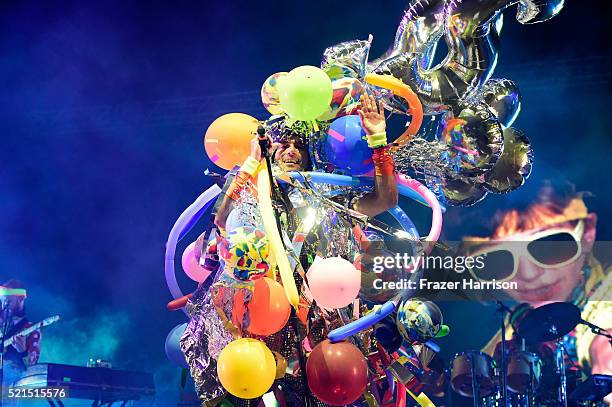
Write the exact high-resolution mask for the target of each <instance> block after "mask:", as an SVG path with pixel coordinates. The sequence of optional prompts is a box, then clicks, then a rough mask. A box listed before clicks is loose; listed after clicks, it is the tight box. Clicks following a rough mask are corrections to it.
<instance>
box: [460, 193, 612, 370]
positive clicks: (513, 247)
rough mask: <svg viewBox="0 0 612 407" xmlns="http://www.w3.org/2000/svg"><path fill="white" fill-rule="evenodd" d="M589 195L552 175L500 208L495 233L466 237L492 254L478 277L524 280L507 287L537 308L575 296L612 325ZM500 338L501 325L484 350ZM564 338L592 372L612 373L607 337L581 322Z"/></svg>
mask: <svg viewBox="0 0 612 407" xmlns="http://www.w3.org/2000/svg"><path fill="white" fill-rule="evenodd" d="M583 197H584V194H583V193H577V192H576V191H575V189H574V188H573V186H568V184H562V185H555V184H552V183H550V182H545V183H544V184H543V185H542V186H541V187H540V188H539V190H538V195H537V198H536V199H535V200H533V201H531V202H528V203H527V205H526V206H524V207H523V208H520V209H519V208H510V209H508V210H504V211H499V212H498V213H497V214H496V216H495V217H494V219H493V233H492V234H491V235H490V236H489V237H480V238H464V241H463V242H462V247H463V251H464V252H466V253H469V254H470V255H472V256H478V255H481V256H484V257H483V258H484V263H485V266H484V267H482V268H479V269H476V268H472V269H470V270H469V272H470V275H471V277H472V278H474V279H475V280H478V281H493V280H495V281H513V282H516V283H517V285H518V289H516V290H506V291H505V293H506V294H507V295H508V296H509V297H511V298H512V299H513V300H515V301H516V302H517V303H523V304H525V305H528V306H530V307H532V308H537V307H539V306H542V305H544V304H547V303H549V302H555V301H567V302H572V303H573V304H575V305H577V306H578V307H579V308H580V309H581V312H582V318H583V319H585V320H587V321H589V322H592V323H594V324H596V325H598V326H600V327H602V328H604V329H608V331H610V332H612V301H610V300H612V277H611V276H612V274H611V273H610V268H604V267H603V266H602V265H601V263H600V262H599V261H598V260H597V259H596V258H595V257H594V256H593V253H592V250H593V245H594V243H595V236H596V224H597V215H596V214H595V213H593V212H589V211H588V209H587V206H586V204H585V202H584V199H583ZM513 331H514V329H513V327H512V326H509V327H508V330H507V338H508V339H509V340H510V339H512V338H513V336H514V332H513ZM500 338H501V336H500V334H499V332H498V334H497V335H496V336H495V337H493V338H492V339H491V340H490V341H489V343H488V344H487V345H486V346H485V347H484V349H483V350H484V351H485V352H487V353H489V354H493V352H494V349H495V347H496V345H497V344H498V343H499V341H500ZM564 341H565V344H566V348H567V349H568V351H569V354H570V359H573V360H575V361H577V362H579V365H580V367H581V368H582V369H583V371H584V372H585V373H587V374H589V373H590V374H596V373H603V374H611V373H612V349H611V348H610V345H609V344H608V342H607V340H606V339H605V338H603V337H599V336H597V337H596V336H595V335H594V334H593V333H591V331H590V330H589V329H588V327H586V326H584V325H578V326H577V327H576V328H575V329H574V331H572V332H571V333H570V334H568V335H567V336H566V337H565V338H564Z"/></svg>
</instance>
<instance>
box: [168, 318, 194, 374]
mask: <svg viewBox="0 0 612 407" xmlns="http://www.w3.org/2000/svg"><path fill="white" fill-rule="evenodd" d="M186 328H187V322H185V323H184V324H180V325H177V326H175V327H174V328H172V330H171V331H170V333H168V336H167V337H166V344H165V348H166V356H167V357H168V360H170V361H171V362H172V363H174V364H175V365H178V366H180V367H182V368H188V367H189V365H188V364H187V361H186V360H185V355H184V354H183V352H181V348H180V347H179V341H180V340H181V336H183V333H184V332H185V329H186Z"/></svg>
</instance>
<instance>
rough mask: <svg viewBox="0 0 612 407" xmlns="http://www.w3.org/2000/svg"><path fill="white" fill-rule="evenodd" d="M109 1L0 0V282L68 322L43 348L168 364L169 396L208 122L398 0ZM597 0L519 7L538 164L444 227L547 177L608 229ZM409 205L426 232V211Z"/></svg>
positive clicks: (364, 26)
mask: <svg viewBox="0 0 612 407" xmlns="http://www.w3.org/2000/svg"><path fill="white" fill-rule="evenodd" d="M102 3H103V4H94V3H93V2H91V4H86V3H85V2H74V3H64V2H16V1H7V2H3V3H2V5H0V78H1V80H0V131H1V142H0V194H1V198H0V258H1V259H2V266H1V267H0V278H1V279H2V280H5V279H8V278H9V277H16V278H19V279H21V280H23V281H24V282H25V283H26V284H27V287H28V293H29V299H28V312H29V316H30V319H33V320H38V319H42V318H44V317H46V316H47V315H50V314H54V313H59V314H62V316H63V321H62V322H60V323H58V324H56V325H55V326H52V327H50V328H48V329H46V330H45V331H44V333H43V354H42V358H41V361H48V362H60V363H75V364H84V363H85V362H86V361H87V359H88V358H89V357H94V356H95V357H103V358H106V359H109V360H111V361H112V362H113V364H114V366H116V367H123V368H129V369H137V370H147V371H151V372H155V376H156V382H157V386H158V397H157V400H156V401H155V402H156V404H157V405H161V406H165V405H172V404H174V403H175V401H176V398H177V392H178V387H179V381H180V371H179V369H178V368H176V367H174V366H172V365H171V364H170V363H169V362H167V360H166V357H165V355H164V339H165V337H166V334H167V333H168V332H169V331H170V329H171V328H172V327H174V326H175V325H176V324H178V323H182V322H184V321H185V319H184V316H183V315H182V314H180V313H169V312H167V311H166V310H165V304H166V302H167V301H168V300H169V299H170V295H169V293H168V291H167V289H166V285H165V282H164V279H163V251H164V243H165V240H166V238H167V235H168V232H169V231H170V228H171V226H172V224H173V223H174V221H175V219H176V218H177V217H178V215H179V214H180V213H181V212H182V210H183V209H184V208H185V207H186V206H187V205H188V204H190V203H191V202H192V201H193V199H194V198H195V197H196V196H197V195H198V194H199V193H200V192H201V191H203V190H204V189H205V188H207V187H208V186H209V184H210V181H209V180H207V179H206V177H204V175H203V171H204V169H205V168H207V167H210V168H213V166H211V164H210V162H209V161H208V160H207V158H206V156H205V154H204V151H203V147H202V135H203V133H204V131H205V129H206V128H207V126H208V125H209V124H210V122H211V121H212V120H214V118H216V117H218V116H219V115H221V114H223V113H227V112H244V113H248V114H251V115H253V116H256V117H258V118H265V117H267V116H266V113H267V112H266V111H265V110H264V108H263V106H262V105H261V103H260V99H259V89H260V86H261V84H262V82H263V81H264V79H265V78H266V77H267V76H268V75H270V74H272V73H274V72H278V71H287V70H290V69H291V68H293V67H296V66H299V65H303V64H312V65H318V63H319V60H320V57H321V54H322V52H323V50H324V48H325V47H326V46H329V45H332V44H335V43H338V42H341V41H345V40H350V39H356V38H361V39H365V38H367V35H368V34H369V33H372V34H373V35H374V44H373V49H372V52H371V56H372V57H373V58H374V57H377V56H378V55H380V54H381V53H382V52H383V51H384V50H385V49H386V48H387V46H388V45H389V44H390V42H391V40H392V38H393V35H394V33H395V29H396V27H397V23H398V21H399V19H400V17H401V13H402V10H403V6H404V1H399V0H393V1H390V0H386V1H374V0H364V1H356V2H349V3H347V2H328V1H325V2H324V1H309V2H301V1H300V2H297V1H295V2H290V1H282V2H281V1H278V2H273V1H259V2H246V1H241V2H236V1H235V2H231V1H229V2H221V1H219V2H166V3H157V2H120V1H106V2H102ZM585 4H589V6H588V7H587V6H585ZM597 5H598V3H597V2H594V3H584V2H580V1H577V0H568V1H567V4H566V6H565V9H564V10H563V11H562V12H561V14H560V15H559V16H558V17H557V18H555V19H553V20H551V21H549V22H547V23H542V24H537V25H533V26H522V25H520V24H518V23H517V22H516V20H515V19H514V13H515V9H513V8H511V9H510V10H508V11H506V13H505V26H504V29H503V32H502V41H501V49H500V57H499V61H498V67H497V70H496V72H495V74H494V76H495V77H507V78H510V79H512V80H515V81H516V82H517V83H518V85H519V87H520V89H521V91H522V94H523V110H522V112H521V114H520V116H519V118H518V120H517V122H516V123H515V125H514V127H517V128H519V129H521V130H523V131H524V132H525V133H526V134H527V135H528V136H529V137H530V138H531V140H532V143H533V146H534V150H535V164H534V170H533V173H532V175H531V178H530V179H529V180H528V181H527V184H526V185H525V186H524V187H522V188H521V189H519V190H518V191H516V192H514V193H512V194H510V195H507V196H490V197H488V198H487V199H486V200H485V201H484V202H482V203H480V204H478V205H477V206H476V207H474V208H470V209H451V210H449V212H448V214H447V217H446V218H445V220H446V221H447V224H446V228H445V237H446V238H447V239H457V238H458V237H460V236H461V234H462V233H468V234H469V233H478V231H481V230H482V227H483V225H482V222H481V221H480V220H479V219H486V218H488V217H489V216H490V214H491V213H492V211H493V210H494V209H495V208H497V207H499V206H502V205H503V206H507V205H508V204H509V203H515V202H519V201H521V200H524V199H526V198H525V197H526V196H527V195H529V194H530V193H531V192H533V189H534V188H535V187H534V186H535V185H536V184H537V183H538V182H539V181H541V180H543V179H545V178H552V179H568V180H570V181H572V182H574V183H575V184H576V185H577V187H578V188H579V189H583V190H589V191H591V192H593V193H594V195H595V196H594V197H593V198H591V199H590V200H589V202H590V206H591V209H592V210H594V211H596V212H598V214H599V220H600V222H599V236H600V238H602V239H605V240H609V238H610V235H611V234H612V230H611V229H610V227H611V226H610V222H609V219H608V218H609V216H610V215H611V213H612V212H611V211H610V209H609V206H608V205H609V201H610V199H611V198H612V196H611V191H610V177H611V174H610V165H609V159H610V152H611V143H612V142H611V140H612V138H611V137H610V134H609V133H610V131H609V129H610V127H611V125H612V114H610V97H609V91H610V86H609V81H610V65H611V63H612V53H611V47H610V45H611V44H610V41H611V40H610V38H611V36H610V35H609V33H608V26H609V21H608V19H607V18H606V14H605V13H604V11H603V10H598V9H597V8H596V6H597ZM589 7H590V8H589ZM393 125H394V126H396V127H397V126H401V120H399V119H398V118H395V122H394V124H393ZM404 207H405V208H406V210H407V213H408V214H409V215H410V216H411V217H413V218H414V220H415V221H416V223H417V224H418V225H419V226H420V227H421V229H424V228H426V227H427V223H428V222H429V214H428V211H426V210H424V209H423V208H420V207H418V206H417V205H416V204H414V203H412V202H404ZM460 216H461V219H460V218H459V217H460ZM460 220H461V221H462V223H461V229H460V228H459V225H460V222H459V221H460ZM195 233H196V232H192V236H188V238H189V237H194V238H195V236H196V234H195ZM188 238H187V239H186V240H185V241H184V242H185V244H186V243H187V242H188V241H192V240H193V239H191V240H189V239H188ZM182 247H184V246H181V247H180V248H179V253H180V252H181V250H182ZM179 274H180V273H179ZM179 279H180V282H181V284H182V287H183V289H184V290H186V291H187V290H190V289H192V288H193V287H194V284H193V283H191V282H189V281H188V280H187V279H186V278H185V277H184V276H182V275H179ZM475 307H477V306H476V305H469V306H468V305H465V306H463V307H449V306H447V305H445V306H443V308H444V309H445V317H446V320H447V321H448V323H449V325H451V328H452V329H453V331H452V333H451V335H450V336H449V337H447V338H445V339H444V340H442V341H440V343H441V345H442V346H443V348H444V353H445V354H446V355H449V354H452V353H454V352H457V351H461V350H465V349H467V348H469V347H480V345H482V343H483V342H484V341H486V339H487V338H488V336H489V335H490V334H491V333H492V332H493V331H494V330H495V326H496V325H495V324H496V323H495V314H494V309H493V308H492V307H490V308H485V309H484V310H480V311H478V312H479V320H478V322H475V321H474V313H473V312H474V310H475V309H476V308H475ZM451 308H452V310H451Z"/></svg>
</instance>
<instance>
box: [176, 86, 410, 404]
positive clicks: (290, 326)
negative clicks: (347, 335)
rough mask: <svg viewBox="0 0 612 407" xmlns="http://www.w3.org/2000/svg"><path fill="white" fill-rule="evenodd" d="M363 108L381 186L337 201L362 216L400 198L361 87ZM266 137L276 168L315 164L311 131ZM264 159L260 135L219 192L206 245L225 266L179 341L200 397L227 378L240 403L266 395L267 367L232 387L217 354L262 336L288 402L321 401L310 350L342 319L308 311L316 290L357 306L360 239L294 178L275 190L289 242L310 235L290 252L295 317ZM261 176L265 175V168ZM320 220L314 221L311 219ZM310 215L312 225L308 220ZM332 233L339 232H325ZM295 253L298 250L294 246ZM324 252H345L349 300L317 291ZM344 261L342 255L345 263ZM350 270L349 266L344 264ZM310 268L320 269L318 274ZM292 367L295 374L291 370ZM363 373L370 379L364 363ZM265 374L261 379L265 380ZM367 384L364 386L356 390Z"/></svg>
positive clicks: (328, 299) (323, 298)
mask: <svg viewBox="0 0 612 407" xmlns="http://www.w3.org/2000/svg"><path fill="white" fill-rule="evenodd" d="M358 113H359V116H360V118H361V122H362V123H363V129H364V130H365V133H366V136H367V141H368V145H369V146H370V147H371V148H372V151H373V154H372V161H373V164H374V168H375V182H374V189H373V190H372V191H371V192H369V193H365V194H361V195H358V196H355V197H346V196H344V197H341V199H340V200H337V201H340V202H342V203H344V204H348V205H350V206H351V209H354V210H356V211H358V212H359V213H362V214H365V215H367V216H375V215H377V214H379V213H382V212H384V211H386V210H388V209H390V208H392V207H394V206H395V205H396V204H397V200H398V197H397V195H398V192H397V184H396V181H395V168H394V164H393V160H392V158H391V157H390V155H389V153H388V149H389V146H388V145H387V140H386V134H385V130H386V126H385V117H384V115H383V107H382V104H379V103H377V102H376V100H375V99H374V98H373V97H371V96H369V95H368V94H364V95H363V96H362V97H361V100H360V104H359V109H358ZM267 137H268V141H269V153H270V154H271V156H272V157H273V162H274V169H275V170H277V172H282V171H305V170H308V169H309V168H310V167H311V163H310V156H309V151H308V148H307V140H306V138H305V135H304V134H300V133H299V132H298V131H296V130H292V129H290V128H287V129H286V130H285V131H284V133H283V134H281V135H280V137H276V140H272V136H270V135H267ZM273 141H274V142H273ZM262 162H264V160H263V155H262V151H261V148H260V143H259V140H258V139H257V138H253V140H252V141H251V151H250V155H249V157H248V158H247V159H246V160H245V162H244V164H243V165H242V166H241V167H240V169H239V170H238V172H237V174H236V176H235V177H234V179H233V181H231V183H229V186H228V187H227V189H226V191H225V195H224V196H222V197H221V198H220V204H219V205H218V207H217V211H216V215H215V219H214V221H215V224H216V226H217V227H218V231H219V232H218V235H217V236H216V237H215V238H214V239H213V240H211V243H210V245H209V247H210V246H213V245H214V246H216V247H217V248H218V255H219V257H220V259H221V260H223V261H222V263H223V270H220V271H219V273H220V275H219V276H218V281H217V282H216V283H215V284H214V285H213V287H212V288H211V291H210V292H204V291H205V290H203V289H202V290H198V291H197V292H196V293H195V294H194V297H193V298H192V299H191V302H190V304H189V307H190V311H191V312H190V313H191V315H192V318H191V322H190V323H189V325H188V327H187V329H186V331H185V334H184V336H183V338H182V341H181V342H182V349H183V351H184V352H185V355H186V359H187V361H188V362H189V364H190V367H191V372H192V375H193V376H194V379H195V382H196V385H197V387H198V392H199V395H200V397H201V399H202V400H203V401H206V402H211V403H213V402H214V400H215V399H218V398H219V397H223V396H224V394H225V391H224V389H223V387H221V384H223V386H224V387H225V389H226V390H228V391H229V393H230V394H229V395H228V397H229V398H230V399H232V400H233V402H234V403H237V402H239V399H251V398H253V397H258V396H261V394H263V393H262V391H267V390H268V389H269V388H270V386H271V384H272V382H268V381H267V378H269V377H267V376H266V375H267V374H268V373H269V372H263V371H262V372H261V375H262V377H252V378H250V379H249V380H250V381H252V382H253V386H252V388H248V389H239V388H232V382H236V381H237V378H235V377H232V376H231V374H229V373H227V374H226V373H225V372H224V371H222V370H221V369H219V367H218V366H217V364H218V363H219V360H222V359H223V357H222V356H223V355H220V351H221V349H222V348H223V347H224V346H225V345H227V344H228V343H229V342H230V341H231V339H232V338H240V337H241V338H243V339H244V338H261V339H263V341H264V342H265V343H266V344H267V345H268V347H269V349H271V350H272V351H273V352H274V355H275V357H276V364H277V365H278V366H279V367H278V369H281V367H282V371H278V372H277V371H274V372H273V377H272V378H274V377H285V379H284V380H281V381H279V387H277V393H279V395H278V397H279V398H282V399H284V400H286V402H288V403H290V404H291V405H300V404H303V403H304V397H307V398H309V399H310V400H311V402H312V403H314V402H315V400H316V399H315V398H314V397H313V396H311V395H310V396H309V395H308V393H309V391H305V390H304V386H305V382H304V381H303V377H302V375H305V366H304V365H303V363H304V361H305V359H304V356H303V355H304V354H305V353H306V352H307V351H310V350H311V349H312V348H313V347H315V346H316V345H317V343H318V342H320V341H321V340H322V339H323V338H324V336H325V334H326V332H328V331H329V330H330V329H332V328H334V327H335V326H337V325H338V320H337V318H338V317H337V316H336V315H335V314H334V313H333V312H331V311H328V312H326V311H324V310H323V311H318V310H317V311H314V309H312V310H311V308H312V307H311V303H312V301H313V299H312V296H313V295H314V296H315V297H316V299H317V300H318V303H319V305H321V304H320V302H323V303H325V304H326V305H328V306H331V308H342V307H346V306H347V305H349V303H352V300H353V299H354V298H355V297H356V296H357V293H358V291H359V289H360V283H359V281H360V279H359V275H358V274H359V272H358V271H357V270H355V269H354V266H353V265H352V264H351V262H352V261H353V260H354V258H355V250H356V245H357V244H358V242H356V241H355V237H354V236H352V231H351V229H348V228H346V227H344V225H345V224H346V222H347V220H346V219H345V220H343V221H338V220H334V219H330V217H343V216H345V214H343V213H341V211H338V212H334V211H330V210H329V208H327V209H323V208H322V207H320V206H319V208H320V210H319V212H318V213H314V212H313V211H314V210H316V209H315V208H317V207H318V206H317V204H316V203H315V202H312V198H313V197H309V196H308V195H305V194H302V193H301V191H300V189H298V188H295V187H293V186H291V185H289V184H280V185H278V186H277V187H276V188H275V190H276V191H278V193H277V194H273V196H274V199H273V201H272V204H273V206H274V207H275V212H276V214H277V215H278V216H279V223H280V229H281V233H282V235H283V236H284V238H285V239H286V238H291V237H294V236H295V235H296V232H297V234H299V235H302V236H301V239H303V240H304V243H303V248H302V249H301V253H299V254H298V253H295V252H294V253H291V254H292V255H293V257H294V258H295V260H297V261H296V262H295V268H294V273H293V276H292V277H293V278H294V279H295V281H296V282H298V284H297V285H298V290H299V291H300V301H299V306H298V312H297V317H295V318H294V317H291V318H290V314H291V313H290V305H289V303H288V302H287V298H286V296H285V293H284V291H283V287H281V286H280V284H279V283H278V282H277V281H276V280H275V279H274V277H273V273H271V267H270V263H271V262H270V257H271V256H270V247H269V246H270V243H269V240H268V237H267V236H266V233H265V227H264V225H263V221H262V215H261V213H260V211H259V209H258V206H257V204H258V202H257V191H256V189H257V182H256V181H255V179H254V175H255V174H256V171H257V169H258V168H259V167H260V164H261V163H262ZM264 163H265V162H264ZM277 167H278V168H277ZM259 176H260V177H261V176H267V175H266V174H265V173H260V174H259ZM313 217H315V219H313ZM315 220H316V224H314V223H313V221H315ZM309 222H310V225H305V224H306V223H309ZM328 233H330V234H331V235H332V236H327V237H325V236H324V235H325V234H328ZM294 240H295V238H294ZM351 241H352V242H351ZM323 242H325V243H323ZM351 245H353V249H351ZM288 246H289V247H291V246H290V245H288ZM288 250H289V251H293V249H291V248H289V249H288ZM351 250H352V252H351ZM208 252H210V251H208ZM209 255H210V254H209ZM317 255H319V256H324V257H326V258H327V259H326V260H330V259H329V257H332V256H340V258H339V259H338V261H337V262H336V263H335V264H336V267H335V270H334V271H335V272H336V273H337V277H338V278H342V277H343V276H347V277H348V279H347V280H346V281H345V283H346V284H345V286H346V287H345V286H343V287H341V290H344V288H350V291H352V292H349V293H344V297H345V298H342V297H343V295H342V294H343V293H339V294H340V295H339V296H338V297H335V296H334V295H333V294H334V293H318V292H317V290H318V291H321V289H320V288H319V287H317V280H318V279H320V278H321V277H320V276H318V275H317V273H316V270H315V269H316V267H312V268H311V266H313V263H316V262H317V261H320V262H321V265H322V264H323V263H324V262H325V261H326V260H322V259H321V260H317V258H316V256H317ZM342 258H344V259H345V260H344V263H343V261H342ZM347 260H348V261H347ZM343 267H344V269H345V272H343V271H342V268H343ZM309 269H311V273H310V274H309V281H310V283H309V284H310V290H308V289H307V288H306V287H305V286H304V285H303V282H304V278H305V273H304V271H305V270H309ZM312 270H314V271H315V272H314V273H312ZM355 273H356V274H355ZM350 280H352V281H350ZM311 291H312V292H311ZM317 294H318V295H317ZM330 294H331V296H330ZM346 294H348V297H346ZM347 300H348V302H347ZM338 301H339V302H338ZM334 302H336V303H334ZM328 303H329V304H328ZM298 338H300V339H301V340H300V339H298ZM304 338H306V339H305V340H304ZM302 340H304V342H302ZM253 343H254V342H252V343H251V344H253ZM302 346H303V348H302ZM298 348H301V349H298ZM243 352H244V351H243ZM226 353H227V351H226ZM243 357H244V356H243ZM300 358H301V360H300ZM215 359H218V360H217V361H215ZM247 359H248V357H247ZM247 359H244V360H242V361H240V360H233V363H247ZM347 362H349V361H347ZM358 362H359V361H358ZM225 364H226V365H227V364H228V363H225ZM298 368H299V369H300V370H299V371H298ZM286 369H287V370H288V371H290V373H289V374H287V376H285V370H286ZM277 373H278V376H277ZM364 373H365V374H366V376H367V369H366V371H365V372H364ZM347 375H350V373H347ZM225 376H227V377H225ZM258 381H261V383H263V384H262V385H258V384H257V382H258ZM220 382H221V383H220ZM354 385H355V386H357V387H359V386H361V383H360V382H359V381H358V382H356V383H355V384H354ZM228 387H229V388H228ZM311 387H312V386H311ZM362 391H363V389H358V392H359V395H360V394H361V392H362ZM281 394H282V395H281Z"/></svg>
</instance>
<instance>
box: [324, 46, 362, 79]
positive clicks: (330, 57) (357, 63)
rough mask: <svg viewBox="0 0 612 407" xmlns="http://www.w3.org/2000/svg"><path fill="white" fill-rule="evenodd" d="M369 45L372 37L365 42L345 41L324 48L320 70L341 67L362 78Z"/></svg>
mask: <svg viewBox="0 0 612 407" xmlns="http://www.w3.org/2000/svg"><path fill="white" fill-rule="evenodd" d="M371 43H372V36H370V38H369V39H368V40H366V41H363V40H352V41H346V42H341V43H340V44H336V45H332V46H331V47H328V48H326V49H325V51H324V52H323V58H322V59H321V69H323V70H325V68H327V67H328V66H330V65H341V66H345V67H348V68H350V69H352V70H354V71H355V73H356V74H357V77H363V76H364V75H365V73H366V63H367V62H368V54H369V53H370V45H371Z"/></svg>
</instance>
